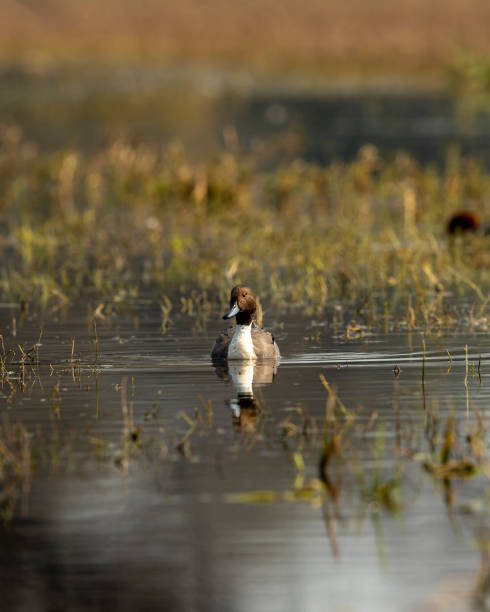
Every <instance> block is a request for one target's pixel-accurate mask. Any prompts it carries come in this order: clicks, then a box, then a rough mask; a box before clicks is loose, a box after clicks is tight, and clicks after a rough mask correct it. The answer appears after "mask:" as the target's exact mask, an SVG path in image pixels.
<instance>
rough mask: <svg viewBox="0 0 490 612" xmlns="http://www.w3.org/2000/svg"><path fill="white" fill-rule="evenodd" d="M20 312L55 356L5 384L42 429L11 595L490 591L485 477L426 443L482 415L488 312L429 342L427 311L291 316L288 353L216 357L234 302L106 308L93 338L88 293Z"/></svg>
mask: <svg viewBox="0 0 490 612" xmlns="http://www.w3.org/2000/svg"><path fill="white" fill-rule="evenodd" d="M136 315H137V316H136ZM13 316H16V317H17V318H19V312H18V310H16V309H15V308H11V307H9V306H7V307H5V308H3V309H2V318H3V330H4V336H5V341H6V343H7V345H9V346H10V345H14V344H17V343H20V344H22V345H24V346H27V345H29V343H31V344H32V342H33V341H34V342H35V341H36V340H37V339H38V337H39V330H40V328H41V327H42V328H43V336H42V338H41V341H40V344H41V346H40V347H39V362H40V363H39V376H37V375H36V376H34V375H33V374H32V372H31V373H25V374H24V383H23V384H22V381H21V380H18V379H16V378H15V374H11V375H10V382H11V384H7V383H5V384H4V386H3V389H2V400H1V401H2V404H1V412H2V417H3V419H4V421H3V422H4V427H5V423H9V424H14V423H17V422H21V423H22V424H24V426H25V427H26V429H27V430H28V431H29V432H30V433H32V435H33V438H32V447H33V449H35V448H37V449H38V451H37V455H36V466H37V467H36V469H35V471H34V473H33V475H32V480H31V482H30V489H29V491H28V492H27V493H26V494H25V495H21V493H20V491H21V487H20V486H19V487H18V489H16V490H15V492H16V495H17V504H16V506H15V511H14V514H13V517H12V519H11V521H10V522H9V523H8V524H6V525H5V527H4V528H3V529H2V531H1V535H0V538H1V540H2V541H1V547H0V550H1V551H2V552H1V553H0V581H1V584H2V592H3V593H4V600H5V599H6V603H5V605H6V606H7V609H12V610H46V609H70V610H85V609H91V610H93V609H107V608H109V607H114V608H115V609H121V610H143V609H165V610H167V609H176V610H177V609H179V610H184V609H185V610H210V611H211V610H226V611H228V610H236V611H242V610H243V611H245V610H250V609H255V610H278V611H279V610H281V611H284V610H291V611H293V610H299V609H301V610H312V611H316V610H377V611H380V610H387V611H392V610H415V609H417V610H420V609H427V610H442V609H443V610H450V609H454V610H464V609H473V607H476V608H477V609H479V608H481V609H484V607H483V603H482V601H483V600H484V593H482V591H481V589H480V591H478V589H477V586H478V584H480V583H481V576H484V575H486V557H485V552H484V551H485V550H486V547H487V546H488V542H489V541H490V540H489V537H488V534H487V529H488V514H487V510H486V499H487V498H486V495H487V493H488V490H487V484H486V477H485V476H484V475H482V474H481V472H480V475H477V476H475V477H473V478H466V479H463V478H446V479H442V478H434V477H433V476H432V475H430V474H429V473H427V471H425V470H424V469H423V460H424V457H425V458H427V457H432V458H433V459H437V458H438V457H440V455H441V448H442V445H443V441H444V436H445V432H446V431H447V428H448V423H449V422H450V419H451V418H453V419H454V423H455V425H454V435H455V438H456V440H457V442H456V447H457V448H456V447H455V450H454V457H457V456H462V455H465V453H466V446H467V444H468V437H469V436H471V435H476V434H475V432H476V431H477V430H478V427H479V424H480V425H481V423H482V422H483V421H484V420H485V418H486V415H487V411H488V406H489V399H490V391H489V385H488V383H489V379H490V374H489V371H490V370H489V366H490V351H489V344H488V334H487V333H486V332H483V331H478V330H476V331H470V330H468V329H466V330H459V331H454V330H453V331H451V330H446V331H442V332H441V333H440V334H438V335H437V336H436V335H429V336H426V337H425V342H426V350H425V359H424V356H423V355H424V352H423V345H422V337H423V336H422V333H421V332H420V331H412V332H410V333H407V332H399V333H390V334H384V333H369V334H368V333H364V335H363V336H361V337H359V338H355V339H349V338H347V337H346V336H345V334H343V333H342V330H339V329H331V328H329V327H328V325H320V326H318V325H317V324H312V322H311V321H310V320H308V319H305V318H298V317H295V318H292V317H281V316H277V317H275V319H274V320H271V321H270V323H271V326H273V327H274V331H275V334H276V338H277V341H278V343H279V345H280V348H281V352H282V359H281V362H280V364H276V365H275V366H274V367H272V366H270V365H269V366H264V365H258V366H256V367H255V368H252V369H251V368H249V367H242V366H234V367H233V368H227V367H221V368H220V367H218V368H216V367H213V365H212V364H211V362H210V360H209V357H208V354H209V350H210V347H211V346H212V343H213V341H214V338H215V336H216V334H217V333H218V331H219V330H220V328H221V322H220V320H219V317H218V313H216V316H213V314H211V315H210V316H209V318H208V320H207V324H206V325H203V324H202V322H200V323H199V324H198V322H197V321H196V320H194V319H192V318H190V317H187V316H184V315H175V316H174V317H173V319H172V326H171V327H170V328H169V330H168V332H167V333H166V334H162V333H161V326H160V323H161V321H160V318H159V312H158V310H157V308H154V307H153V306H152V305H151V304H140V305H139V306H138V307H137V308H136V309H135V312H134V313H133V314H132V315H131V316H129V315H128V316H126V315H123V314H121V315H120V316H119V317H118V318H117V319H114V320H107V319H105V320H98V322H97V335H98V348H97V354H96V345H95V343H94V330H93V327H92V326H91V325H90V324H89V320H88V317H87V310H86V309H85V307H84V306H80V307H79V308H78V309H74V311H71V312H70V313H69V314H67V315H66V316H63V315H62V314H60V313H58V314H50V315H46V316H45V317H37V316H33V317H32V318H29V317H26V318H25V319H24V320H23V321H22V320H18V321H17V335H16V337H15V338H14V337H13V335H12V317H13ZM270 318H271V319H272V317H270ZM317 323H318V322H317ZM318 330H320V333H319V331H318ZM72 338H74V339H75V345H74V353H73V355H74V357H73V359H72ZM466 345H468V375H467V376H466V351H465V346H466ZM448 351H449V353H450V356H449V355H448ZM78 355H80V362H78ZM472 365H473V369H472ZM395 366H398V368H400V371H399V373H398V374H396V373H395V372H394V368H395ZM478 366H479V367H478ZM13 368H14V369H13V370H12V371H13V372H14V370H15V367H14V366H13ZM252 370H253V371H252ZM396 371H397V372H398V370H396ZM321 377H323V380H324V381H326V382H327V384H328V385H329V389H330V394H331V395H330V401H331V402H334V404H332V403H330V404H328V402H327V398H328V396H329V393H328V391H327V389H326V387H325V385H324V384H323V383H322V379H321ZM465 377H466V382H467V384H466V385H465ZM251 390H252V392H253V394H254V398H253V399H252V398H251V397H250V391H251ZM334 397H338V398H339V399H340V402H341V403H340V402H337V403H335V399H334ZM326 415H327V419H326ZM5 419H7V421H6V420H5ZM448 419H449V420H448ZM480 430H481V427H480ZM480 430H479V431H480ZM483 440H484V441H485V434H483ZM332 441H334V442H332ZM329 444H330V446H329ZM332 444H334V446H332ZM39 449H40V450H39ZM325 449H327V455H328V453H330V458H329V459H328V461H326V459H325V456H326V455H325V453H324V451H325ZM328 449H330V450H328ZM333 449H335V450H333ZM458 453H459V455H458ZM466 454H467V453H466ZM322 462H323V464H322ZM321 466H322V467H321ZM5 496H7V491H4V492H3V497H5ZM480 549H481V550H480ZM478 572H480V579H479V580H480V581H479V580H478V576H479V574H478ZM475 593H476V595H475ZM478 597H479V599H478Z"/></svg>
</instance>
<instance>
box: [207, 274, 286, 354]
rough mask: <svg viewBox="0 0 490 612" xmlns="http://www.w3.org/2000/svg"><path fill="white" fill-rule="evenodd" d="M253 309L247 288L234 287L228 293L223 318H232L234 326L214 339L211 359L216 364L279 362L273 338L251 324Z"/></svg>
mask: <svg viewBox="0 0 490 612" xmlns="http://www.w3.org/2000/svg"><path fill="white" fill-rule="evenodd" d="M256 310H257V302H256V300H255V296H254V294H253V292H252V290H251V289H250V287H249V286H248V285H235V286H234V287H233V289H232V290H231V293H230V307H229V310H228V311H227V312H226V313H225V314H224V315H223V319H225V320H227V319H232V318H233V317H235V319H236V325H235V326H234V327H229V328H228V329H226V330H225V331H224V332H223V333H222V334H220V335H219V336H218V337H217V338H216V342H215V343H214V346H213V348H212V350H211V359H212V360H213V361H214V362H216V361H225V360H228V361H230V360H235V359H246V360H249V361H251V360H257V359H279V357H280V352H279V347H278V346H277V344H276V341H275V340H274V336H273V335H272V334H271V333H270V332H268V331H266V330H265V329H262V328H261V327H259V326H258V325H257V324H256V323H255V322H254V315H255V312H256Z"/></svg>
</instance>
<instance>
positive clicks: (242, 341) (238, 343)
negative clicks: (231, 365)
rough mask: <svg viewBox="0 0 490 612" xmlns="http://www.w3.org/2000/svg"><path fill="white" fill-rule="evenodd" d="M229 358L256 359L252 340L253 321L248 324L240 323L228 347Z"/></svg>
mask: <svg viewBox="0 0 490 612" xmlns="http://www.w3.org/2000/svg"><path fill="white" fill-rule="evenodd" d="M228 359H255V351H254V345H253V341H252V321H250V323H248V324H247V325H241V324H239V323H238V321H237V324H236V326H235V333H234V334H233V338H232V339H231V342H230V347H229V349H228Z"/></svg>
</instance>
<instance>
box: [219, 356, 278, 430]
mask: <svg viewBox="0 0 490 612" xmlns="http://www.w3.org/2000/svg"><path fill="white" fill-rule="evenodd" d="M278 366H279V359H268V360H267V361H264V362H253V361H235V362H231V361H229V362H224V363H218V364H216V363H215V364H214V368H215V371H216V374H217V376H219V378H221V379H223V380H224V381H225V382H233V386H234V387H235V390H236V398H233V399H230V400H229V402H228V405H229V407H230V408H231V412H232V421H233V427H234V429H235V430H236V431H242V432H253V431H255V428H256V425H257V423H258V420H259V417H260V405H259V402H258V401H257V399H256V397H255V395H254V390H253V388H254V386H255V387H262V386H266V385H270V384H271V383H272V382H273V381H274V377H275V375H276V373H277V368H278Z"/></svg>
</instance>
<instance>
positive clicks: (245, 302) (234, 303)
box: [223, 285, 257, 325]
mask: <svg viewBox="0 0 490 612" xmlns="http://www.w3.org/2000/svg"><path fill="white" fill-rule="evenodd" d="M256 310H257V304H256V303H255V297H254V294H253V293H252V290H251V289H250V287H247V285H235V287H233V289H232V290H231V294H230V309H229V311H228V312H227V313H225V314H224V315H223V319H231V318H232V317H236V322H237V325H250V324H251V323H252V319H253V316H254V314H255V311H256Z"/></svg>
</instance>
